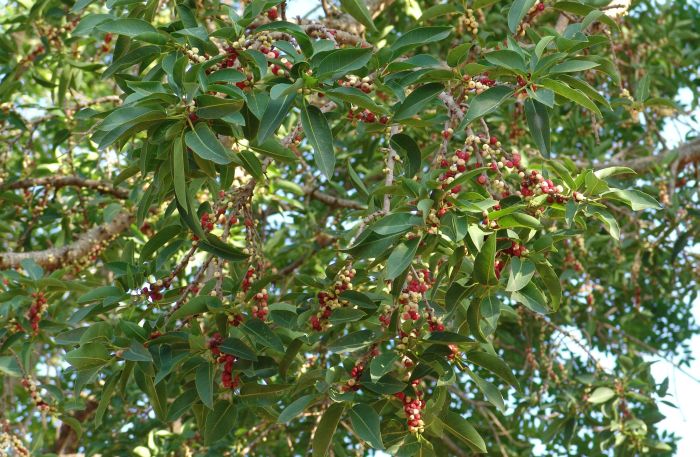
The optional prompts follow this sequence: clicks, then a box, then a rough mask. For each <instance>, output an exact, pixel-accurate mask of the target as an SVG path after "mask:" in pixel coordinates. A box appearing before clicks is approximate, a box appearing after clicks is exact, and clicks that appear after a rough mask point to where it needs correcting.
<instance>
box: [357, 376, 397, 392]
mask: <svg viewBox="0 0 700 457" xmlns="http://www.w3.org/2000/svg"><path fill="white" fill-rule="evenodd" d="M362 386H363V387H366V388H367V389H368V390H371V391H372V392H375V393H378V394H382V395H393V394H395V393H396V392H401V391H402V390H404V389H405V388H406V383H405V382H403V381H399V380H398V379H396V378H395V377H393V376H391V375H388V374H385V375H384V376H382V377H381V378H379V379H378V380H377V381H372V382H365V383H363V384H362Z"/></svg>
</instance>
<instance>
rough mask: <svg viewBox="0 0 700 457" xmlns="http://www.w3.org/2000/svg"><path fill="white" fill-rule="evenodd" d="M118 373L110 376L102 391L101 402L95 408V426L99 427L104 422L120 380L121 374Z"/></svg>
mask: <svg viewBox="0 0 700 457" xmlns="http://www.w3.org/2000/svg"><path fill="white" fill-rule="evenodd" d="M117 374H119V373H117ZM117 374H115V375H112V377H110V378H109V380H108V381H107V383H106V384H105V385H104V388H103V389H102V392H100V402H99V403H98V404H97V409H96V410H95V427H99V426H100V425H101V424H102V418H103V417H104V415H105V412H106V411H107V408H109V404H110V402H111V401H112V396H113V394H114V389H115V388H116V387H117V381H119V376H117Z"/></svg>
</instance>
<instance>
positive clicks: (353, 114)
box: [348, 107, 389, 124]
mask: <svg viewBox="0 0 700 457" xmlns="http://www.w3.org/2000/svg"><path fill="white" fill-rule="evenodd" d="M348 120H351V121H360V122H364V123H367V124H372V123H374V122H377V121H379V123H380V124H386V123H387V122H389V118H388V117H387V116H384V115H382V116H379V117H377V115H376V114H374V113H373V112H372V111H370V110H368V109H364V110H362V111H358V110H356V109H354V107H350V111H348Z"/></svg>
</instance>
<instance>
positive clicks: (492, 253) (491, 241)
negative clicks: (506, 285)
mask: <svg viewBox="0 0 700 457" xmlns="http://www.w3.org/2000/svg"><path fill="white" fill-rule="evenodd" d="M495 259H496V234H495V233H494V234H491V235H490V236H489V237H488V238H486V241H484V245H483V246H482V247H481V251H479V253H478V254H477V255H476V257H475V258H474V273H473V276H474V279H475V280H476V281H477V282H478V283H480V284H486V285H494V284H498V278H496V270H495V269H494V264H495Z"/></svg>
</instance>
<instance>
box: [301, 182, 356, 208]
mask: <svg viewBox="0 0 700 457" xmlns="http://www.w3.org/2000/svg"><path fill="white" fill-rule="evenodd" d="M304 191H305V192H306V194H308V195H310V196H311V197H313V198H315V199H316V200H318V201H320V202H323V203H325V204H326V205H328V206H332V207H338V208H352V209H367V207H366V206H365V205H363V204H362V203H360V202H356V201H355V200H349V199H347V198H340V197H336V196H334V195H328V194H326V193H323V192H321V191H320V190H318V189H314V188H312V187H310V186H307V187H305V188H304Z"/></svg>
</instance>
